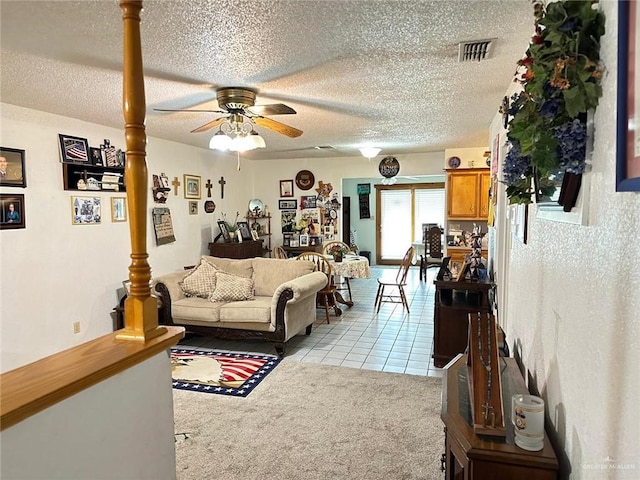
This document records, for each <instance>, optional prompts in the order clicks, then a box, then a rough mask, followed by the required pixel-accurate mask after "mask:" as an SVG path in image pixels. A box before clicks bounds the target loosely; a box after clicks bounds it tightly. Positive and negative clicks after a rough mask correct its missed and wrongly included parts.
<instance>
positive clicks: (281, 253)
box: [273, 245, 289, 260]
mask: <svg viewBox="0 0 640 480" xmlns="http://www.w3.org/2000/svg"><path fill="white" fill-rule="evenodd" d="M273 258H282V259H285V260H286V259H287V258H289V256H288V255H287V252H286V251H285V249H284V248H282V246H281V245H276V246H275V247H273Z"/></svg>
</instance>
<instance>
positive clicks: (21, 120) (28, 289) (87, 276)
mask: <svg viewBox="0 0 640 480" xmlns="http://www.w3.org/2000/svg"><path fill="white" fill-rule="evenodd" d="M1 107H2V109H1V120H2V123H1V126H0V144H1V145H2V146H3V147H10V148H19V149H23V150H25V151H26V154H25V157H26V179H27V188H24V189H23V188H9V187H2V188H0V192H1V193H6V194H24V196H25V219H26V228H25V229H20V230H4V231H2V232H0V250H1V252H0V253H1V255H0V270H1V272H0V287H1V288H0V304H1V307H0V321H1V324H2V339H1V369H2V371H7V370H11V369H13V368H17V367H19V366H21V365H24V364H27V363H30V362H32V361H35V360H37V359H39V358H42V357H45V356H47V355H50V354H53V353H56V352H59V351H61V350H64V349H66V348H69V347H71V346H74V345H77V344H80V343H83V342H85V341H88V340H91V339H93V338H96V337H99V336H101V335H103V334H105V333H107V332H110V331H112V330H113V321H112V318H111V316H110V313H111V311H112V309H113V307H115V306H116V305H117V302H118V295H117V293H116V292H117V290H118V289H119V288H120V287H121V286H122V281H123V280H125V279H127V278H128V267H129V263H130V260H129V253H130V251H131V247H130V239H129V223H128V222H127V223H112V222H111V211H110V200H109V198H110V197H111V196H115V195H120V196H121V195H122V193H107V192H97V193H96V195H97V196H99V197H100V198H101V199H102V223H101V224H100V225H80V226H73V225H71V196H72V195H86V194H90V195H93V193H92V192H71V191H65V190H63V182H62V166H61V164H60V160H59V147H58V134H59V133H64V134H67V135H74V136H78V137H84V138H87V139H88V140H89V144H90V145H91V146H98V145H100V143H102V141H103V139H105V138H108V139H110V140H111V143H112V145H114V146H116V147H123V146H124V135H123V131H121V130H117V129H113V128H108V127H104V126H101V125H96V124H92V123H87V122H82V121H79V120H75V119H71V118H66V117H61V116H58V115H51V114H48V113H45V112H40V111H36V110H30V109H25V108H20V107H16V106H13V105H8V104H1ZM147 160H148V165H149V174H150V175H151V174H160V173H162V172H165V173H166V175H167V176H168V177H169V179H170V180H172V179H173V177H174V176H177V177H178V178H179V180H180V182H181V183H183V174H185V173H186V174H191V175H200V176H202V184H203V186H204V184H205V183H206V180H207V179H209V178H210V179H211V183H213V184H214V185H215V187H214V188H213V189H212V200H214V201H215V203H216V205H217V208H216V211H215V213H213V214H206V213H204V208H203V204H204V200H205V199H206V189H204V188H203V200H201V201H200V202H199V213H198V215H188V200H185V199H184V198H183V197H184V195H183V185H181V186H180V190H179V195H178V196H174V194H173V190H172V191H171V193H170V195H169V200H168V201H167V203H166V205H167V206H168V207H169V208H170V209H171V212H172V216H173V226H174V231H175V236H176V242H175V243H171V244H168V245H162V246H156V242H155V235H154V233H153V228H152V224H151V213H150V212H151V208H152V207H153V205H154V204H153V201H152V195H151V182H150V183H149V203H148V208H149V217H148V232H147V237H148V241H147V245H148V253H149V263H150V265H151V267H152V275H161V274H163V273H168V272H170V271H174V270H176V269H181V268H182V267H183V266H184V265H189V264H193V263H195V262H196V261H197V259H198V257H199V256H200V254H201V253H206V251H207V250H206V248H207V243H208V242H209V241H211V226H212V224H213V223H214V222H215V220H217V219H218V217H219V214H220V212H229V213H231V212H233V213H234V214H235V211H236V210H237V209H240V211H241V213H242V212H243V211H244V210H245V209H246V202H247V199H248V198H250V197H251V193H250V192H251V188H252V184H251V182H250V181H249V182H247V180H246V177H247V172H246V171H241V172H238V171H236V162H235V160H234V159H230V158H229V157H226V156H225V157H222V156H220V155H219V154H217V153H215V152H212V151H209V150H203V149H199V148H193V147H189V146H186V145H182V144H177V143H174V142H168V141H165V140H160V139H156V138H149V141H148V146H147ZM221 176H224V178H225V180H226V181H227V184H226V185H225V195H224V197H225V198H224V200H222V199H221V198H220V186H219V185H218V183H217V182H218V180H219V179H220V177H221ZM94 193H95V192H94ZM216 230H217V227H216ZM73 322H80V333H79V334H75V335H74V334H73Z"/></svg>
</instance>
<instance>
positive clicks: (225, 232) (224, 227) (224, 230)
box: [218, 220, 231, 242]
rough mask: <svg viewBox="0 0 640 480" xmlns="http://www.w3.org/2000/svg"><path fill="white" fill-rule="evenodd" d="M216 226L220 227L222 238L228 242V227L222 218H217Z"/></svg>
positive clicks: (229, 237)
mask: <svg viewBox="0 0 640 480" xmlns="http://www.w3.org/2000/svg"><path fill="white" fill-rule="evenodd" d="M218 228H219V229H220V233H221V234H222V238H223V240H224V241H225V242H230V241H231V235H230V234H229V228H228V227H227V224H226V223H225V222H224V221H222V220H218Z"/></svg>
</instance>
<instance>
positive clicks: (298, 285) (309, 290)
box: [271, 272, 327, 337]
mask: <svg viewBox="0 0 640 480" xmlns="http://www.w3.org/2000/svg"><path fill="white" fill-rule="evenodd" d="M326 284H327V276H326V275H325V274H324V273H322V272H311V273H307V274H306V275H302V276H301V277H296V278H294V279H292V280H288V281H286V282H284V283H283V284H281V285H280V286H279V287H278V288H276V291H275V292H274V293H273V298H272V300H271V324H272V325H273V327H274V329H275V331H276V332H282V334H283V335H285V337H286V336H287V330H288V329H287V326H286V323H287V322H286V319H287V318H288V315H287V314H286V310H287V305H288V304H294V305H295V304H298V303H301V302H308V301H311V302H312V304H315V298H316V293H317V292H318V291H319V290H321V289H322V288H324V286H325V285H326ZM309 297H312V298H309ZM305 326H306V325H305ZM289 333H291V332H289ZM295 333H297V332H294V334H295Z"/></svg>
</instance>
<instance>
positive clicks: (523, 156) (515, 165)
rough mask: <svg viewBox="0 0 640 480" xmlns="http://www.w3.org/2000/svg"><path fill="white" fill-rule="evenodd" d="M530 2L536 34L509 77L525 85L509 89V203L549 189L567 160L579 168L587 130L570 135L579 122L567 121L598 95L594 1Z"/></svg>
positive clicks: (598, 29) (598, 22) (600, 28)
mask: <svg viewBox="0 0 640 480" xmlns="http://www.w3.org/2000/svg"><path fill="white" fill-rule="evenodd" d="M533 5H534V14H535V16H536V21H535V35H534V36H533V37H532V39H531V43H530V45H529V48H528V49H527V52H526V54H525V57H524V58H523V59H521V60H520V61H519V62H518V70H517V71H516V78H515V81H518V82H520V83H521V84H522V86H523V88H522V90H521V91H520V92H518V93H517V94H515V95H514V96H512V98H511V102H510V107H509V111H508V113H509V115H510V116H511V119H510V121H509V123H508V128H507V141H508V144H509V146H510V152H509V153H508V154H507V156H506V157H505V164H504V167H503V173H504V179H505V183H506V184H507V197H508V198H509V202H510V203H512V204H513V203H531V201H532V199H531V197H532V195H533V194H536V195H538V196H550V195H551V194H552V193H553V190H554V188H555V187H554V186H553V184H552V182H550V181H549V177H550V176H553V175H557V174H558V173H561V172H562V171H564V168H566V165H571V166H572V167H571V168H572V169H573V170H572V172H573V173H581V172H582V171H583V170H584V162H585V159H584V151H585V149H584V146H586V136H584V135H578V136H576V137H575V138H572V137H570V135H572V134H573V133H572V132H575V131H578V132H579V131H580V129H577V128H569V127H570V126H571V125H573V124H574V120H575V119H578V120H579V121H580V122H585V121H586V112H587V111H589V110H591V109H595V108H596V106H597V105H598V99H599V97H600V96H601V95H602V88H601V86H600V79H601V77H602V68H601V67H600V65H599V63H600V37H601V36H602V35H603V34H604V31H605V27H604V24H605V18H604V15H603V14H602V12H600V11H599V10H598V8H597V2H595V1H593V2H592V1H589V0H586V1H584V0H580V1H570V0H566V1H560V2H554V3H550V4H548V5H545V4H544V3H542V2H541V1H539V0H534V1H533ZM568 135H569V136H568ZM576 142H578V144H577V145H576ZM583 143H584V145H583ZM567 144H569V145H570V147H571V148H567V146H566V145H567ZM568 155H569V156H572V158H568V157H567V156H568ZM578 155H582V158H577V157H576V156H578Z"/></svg>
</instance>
